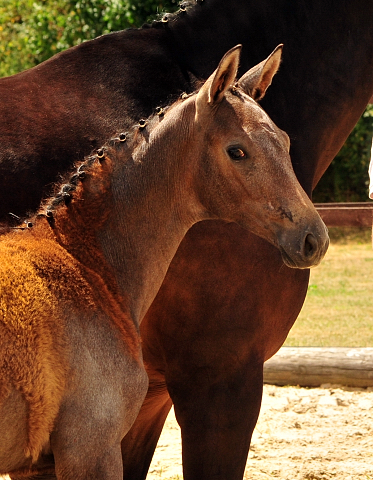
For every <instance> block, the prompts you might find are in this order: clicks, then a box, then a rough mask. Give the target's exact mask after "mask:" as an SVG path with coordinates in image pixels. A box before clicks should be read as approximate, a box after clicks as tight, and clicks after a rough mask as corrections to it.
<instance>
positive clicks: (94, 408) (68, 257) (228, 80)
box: [0, 46, 329, 480]
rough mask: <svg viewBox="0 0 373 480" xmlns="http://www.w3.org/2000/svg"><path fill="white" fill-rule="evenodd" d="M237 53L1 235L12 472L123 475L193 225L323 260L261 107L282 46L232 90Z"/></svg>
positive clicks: (3, 463) (5, 433) (297, 259)
mask: <svg viewBox="0 0 373 480" xmlns="http://www.w3.org/2000/svg"><path fill="white" fill-rule="evenodd" d="M240 50H241V46H237V47H235V48H233V49H231V50H230V51H229V52H228V53H227V54H226V55H225V56H224V57H223V59H222V61H221V62H220V64H219V66H218V69H217V70H216V72H215V73H213V74H212V75H211V77H210V78H209V79H208V80H207V81H206V82H205V84H204V85H203V86H202V88H201V89H200V90H199V91H198V93H196V94H194V95H191V96H189V97H188V98H186V99H184V100H180V101H179V102H177V103H176V104H175V105H173V106H171V107H170V108H169V109H167V110H166V111H165V112H162V115H155V116H154V117H153V118H151V119H149V120H148V121H147V122H146V121H143V122H141V123H140V124H139V125H137V126H135V127H134V128H133V129H132V130H131V131H130V132H128V133H126V134H123V133H122V134H119V135H118V136H117V137H116V138H114V139H113V140H112V141H111V144H108V145H106V146H105V147H103V148H100V149H99V150H98V151H97V154H96V155H94V156H91V157H89V158H87V159H86V160H85V161H84V162H83V163H82V164H81V165H80V166H79V167H78V169H77V170H76V171H75V173H74V175H72V176H71V178H70V180H69V182H67V183H64V184H62V185H61V187H60V191H59V193H58V195H57V196H55V197H53V198H51V199H49V200H48V201H47V202H46V203H45V204H44V205H43V207H42V208H41V210H40V212H39V215H38V216H37V217H36V220H34V221H33V222H27V226H26V227H25V228H22V227H20V229H19V230H16V231H15V232H11V233H8V234H6V235H3V236H2V237H1V241H0V266H1V267H0V268H1V275H0V285H1V298H0V305H1V317H0V426H1V436H0V474H1V473H11V474H14V475H17V474H20V473H23V474H29V475H32V474H35V473H36V474H37V473H39V472H40V470H41V473H43V472H45V470H43V466H44V465H43V462H44V457H45V455H51V454H53V457H54V462H55V473H56V476H57V478H58V479H61V480H73V479H87V480H88V479H92V478H97V479H98V478H101V479H113V480H114V479H117V480H119V479H120V478H122V476H123V468H122V455H121V440H122V438H123V437H124V435H125V434H126V433H127V432H128V430H129V429H130V427H131V425H132V424H133V422H134V421H135V418H136V416H137V414H138V412H139V410H140V408H141V405H142V403H143V400H144V398H145V395H146V392H147V387H148V378H147V375H146V371H145V368H144V366H143V363H142V355H141V342H140V336H139V325H140V322H141V320H142V318H143V317H144V315H145V313H146V311H147V310H148V308H149V306H150V304H151V302H152V301H153V299H154V297H155V295H156V293H157V291H158V289H159V287H160V286H161V284H162V281H163V279H164V277H165V275H166V272H167V268H168V266H169V265H170V263H171V261H172V258H173V256H174V254H175V252H176V250H177V248H178V246H179V244H180V242H181V240H182V238H183V237H184V235H185V233H186V232H187V230H188V229H189V228H190V227H191V226H192V225H194V224H195V223H197V222H200V221H202V220H208V219H216V218H220V219H222V220H225V221H227V222H238V223H239V224H240V226H241V227H243V228H245V229H248V230H250V231H252V232H254V233H256V234H258V235H260V236H261V237H262V238H263V239H265V240H267V241H269V242H270V243H271V244H272V245H274V246H275V247H277V248H278V249H279V250H280V252H281V254H282V257H283V260H284V262H285V264H286V265H289V266H291V267H292V266H294V265H297V266H299V267H301V268H308V267H310V266H312V265H315V264H318V263H319V262H320V260H321V259H322V257H323V255H324V254H325V252H326V250H327V246H328V244H329V239H328V234H327V229H326V227H325V225H324V223H323V222H322V220H321V219H320V217H319V215H318V213H317V212H316V210H315V208H314V207H313V205H312V202H311V201H310V199H309V198H308V196H307V195H306V193H305V192H304V190H303V189H302V187H301V186H300V184H299V182H298V181H297V179H296V176H295V174H294V171H293V168H292V165H291V160H290V156H289V153H288V151H289V145H290V142H289V138H288V136H287V135H286V134H285V133H284V132H283V131H281V130H280V129H278V128H277V127H276V125H275V124H274V123H273V122H272V121H271V120H270V118H269V117H268V116H267V115H266V114H265V113H264V111H263V110H262V108H261V107H260V106H259V105H258V104H257V103H256V102H255V101H254V100H253V99H252V98H251V96H250V95H249V93H250V92H251V91H252V90H253V89H258V90H260V91H262V92H265V90H266V89H267V86H268V85H269V84H270V83H271V79H272V76H273V75H274V74H275V73H276V71H277V69H278V66H279V64H280V59H281V48H278V49H276V50H275V51H274V53H273V54H272V55H271V56H270V57H269V58H268V59H267V60H266V61H265V62H262V63H261V64H260V65H258V66H257V67H255V68H253V69H252V70H250V71H249V72H247V73H246V74H245V75H244V76H243V77H242V78H241V79H240V80H239V81H238V83H237V84H236V85H234V83H235V79H236V74H237V70H238V64H239V57H240ZM310 245H312V249H311V248H310ZM41 454H43V455H41ZM39 461H40V464H39V463H38V462H39Z"/></svg>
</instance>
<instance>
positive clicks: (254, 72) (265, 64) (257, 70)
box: [238, 44, 283, 101]
mask: <svg viewBox="0 0 373 480" xmlns="http://www.w3.org/2000/svg"><path fill="white" fill-rule="evenodd" d="M282 47H283V45H282V44H281V45H278V47H276V48H275V49H274V50H273V52H272V53H271V55H269V57H267V58H266V59H265V60H263V61H262V62H260V63H258V65H255V67H253V68H251V69H250V70H249V71H248V72H246V73H245V74H244V75H243V76H242V77H241V78H240V79H239V80H238V86H239V87H241V88H242V90H243V91H244V92H246V93H247V94H248V95H250V96H251V97H252V98H253V99H254V100H256V101H258V100H261V99H262V98H263V97H264V95H265V93H266V91H267V88H268V87H269V86H270V85H271V83H272V79H273V77H274V76H275V74H276V72H277V70H278V68H279V66H280V63H281V56H282Z"/></svg>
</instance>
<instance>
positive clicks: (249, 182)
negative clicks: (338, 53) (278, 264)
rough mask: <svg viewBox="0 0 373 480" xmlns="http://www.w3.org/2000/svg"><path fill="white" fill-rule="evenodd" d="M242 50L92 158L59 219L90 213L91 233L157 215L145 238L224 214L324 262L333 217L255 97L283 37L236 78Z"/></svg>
mask: <svg viewBox="0 0 373 480" xmlns="http://www.w3.org/2000/svg"><path fill="white" fill-rule="evenodd" d="M240 50H241V47H240V46H237V47H235V48H233V49H232V50H230V51H229V52H228V53H227V54H226V55H225V56H224V58H223V59H222V61H221V62H220V64H219V66H218V68H217V70H216V71H215V72H214V73H213V74H212V75H211V77H210V78H209V79H208V80H207V81H206V82H205V84H204V85H203V86H202V88H201V89H200V90H199V91H198V92H197V93H196V94H194V95H190V96H187V97H186V98H185V99H183V100H181V101H179V102H177V103H176V104H174V105H172V106H171V107H170V108H169V109H166V111H165V112H164V111H163V110H160V111H159V112H158V115H155V116H154V117H152V118H151V119H149V120H148V121H140V122H139V124H138V125H136V126H134V128H133V129H132V130H131V131H130V132H129V133H127V134H126V135H124V134H121V135H119V136H118V137H116V138H115V139H113V140H112V141H111V145H110V144H108V145H106V146H105V147H103V148H102V149H100V150H98V151H97V153H96V155H94V156H92V157H89V158H88V159H86V161H85V162H84V163H83V164H82V165H81V166H80V167H79V168H78V170H77V172H76V173H75V174H74V175H73V177H72V179H71V181H70V183H69V184H66V185H64V186H62V188H61V190H60V192H59V194H58V196H57V197H56V198H55V199H52V200H51V201H49V203H48V204H47V208H46V210H47V211H46V215H47V218H49V221H50V224H51V225H52V226H53V223H54V209H55V208H56V207H57V206H58V205H59V204H61V203H63V204H65V203H66V204H67V206H66V208H64V212H65V213H64V216H65V217H66V216H67V218H69V217H70V218H72V219H73V220H74V221H75V219H77V218H83V217H84V218H85V219H90V220H89V223H90V225H91V226H92V225H93V226H94V227H93V229H92V228H91V230H92V235H91V238H94V237H95V235H96V234H95V233H94V231H97V229H100V228H101V227H102V225H104V224H105V221H106V219H107V218H109V217H110V216H111V217H113V216H115V218H112V220H111V226H110V231H111V232H113V231H114V230H115V231H116V232H119V233H121V232H122V233H123V235H122V237H123V236H125V235H131V234H133V232H132V231H131V228H130V225H133V226H134V227H133V229H136V228H137V229H138V230H139V231H140V230H141V229H142V228H143V225H141V222H144V221H146V222H148V224H149V226H150V225H151V218H153V224H152V225H153V227H154V228H153V231H150V232H149V233H148V234H146V232H144V235H145V237H147V236H152V235H153V236H154V235H161V236H162V235H164V233H163V234H160V233H159V232H160V229H161V226H162V225H166V224H167V229H168V231H170V234H172V232H171V230H172V229H173V228H178V227H180V225H182V227H183V228H184V229H185V228H189V227H191V226H192V224H193V223H195V222H196V221H199V220H206V219H211V218H221V219H223V220H226V221H233V222H237V223H238V224H239V225H241V226H243V227H244V228H246V229H248V230H250V231H251V232H253V233H255V234H257V235H259V236H261V237H263V238H264V239H266V240H268V241H269V242H271V243H272V244H274V245H275V246H276V247H278V248H279V249H280V251H281V253H282V256H283V259H284V262H285V263H286V264H287V265H288V266H291V267H298V268H307V267H309V266H312V265H315V264H317V263H319V261H320V260H321V258H322V257H323V255H324V253H325V251H326V248H327V245H328V236H327V232H326V228H325V225H324V224H323V222H322V221H321V219H320V217H319V215H318V214H317V212H316V210H315V209H314V207H313V205H312V203H311V202H310V200H309V198H308V197H307V195H306V194H305V192H304V191H303V189H302V188H301V186H300V185H299V183H298V181H297V179H296V177H295V174H294V172H293V169H292V165H291V161H290V157H289V147H290V142H289V138H288V136H287V135H286V133H284V132H283V131H281V130H280V129H279V128H277V127H276V125H275V124H274V123H273V122H272V121H271V119H270V118H269V117H268V116H267V115H266V113H265V112H264V111H263V110H262V108H261V107H260V106H259V105H258V104H257V102H256V100H258V99H260V98H262V97H263V96H264V94H265V92H266V90H267V88H268V86H269V85H270V84H271V81H272V78H273V76H274V74H275V73H276V71H277V69H278V68H279V64H280V60H281V51H282V46H279V47H278V48H277V49H276V50H275V51H274V52H273V53H272V54H271V55H270V56H269V57H268V58H267V59H266V60H264V61H263V62H262V63H260V64H259V65H257V66H255V67H254V68H252V69H251V70H249V71H248V72H247V73H246V74H245V75H244V76H243V77H242V78H241V79H240V80H238V82H236V74H237V69H238V63H239V58H240ZM75 190H76V192H75V193H74V191H75ZM69 210H70V215H68V211H69ZM144 217H148V218H147V219H145V218H144ZM170 219H171V220H170ZM109 222H110V220H109ZM136 222H137V223H136ZM139 222H140V223H139ZM113 223H114V224H115V227H113ZM70 225H71V222H70ZM117 225H122V227H118V226H117ZM136 225H137V227H136ZM72 228H73V229H75V231H78V229H76V228H74V227H72ZM181 231H182V229H181ZM184 231H185V230H184ZM157 232H158V233H157ZM87 234H88V232H86V231H85V235H86V236H87ZM179 234H180V232H179ZM117 236H118V237H119V236H120V235H117Z"/></svg>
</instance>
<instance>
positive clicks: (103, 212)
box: [56, 117, 203, 323]
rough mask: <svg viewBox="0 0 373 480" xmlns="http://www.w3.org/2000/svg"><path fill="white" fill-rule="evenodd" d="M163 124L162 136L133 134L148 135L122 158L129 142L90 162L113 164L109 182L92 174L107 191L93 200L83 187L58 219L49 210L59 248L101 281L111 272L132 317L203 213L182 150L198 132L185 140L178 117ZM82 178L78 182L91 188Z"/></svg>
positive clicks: (141, 313) (190, 160) (189, 164)
mask: <svg viewBox="0 0 373 480" xmlns="http://www.w3.org/2000/svg"><path fill="white" fill-rule="evenodd" d="M193 118H194V117H193ZM178 120H179V119H178ZM168 124H169V125H171V128H169V129H168V130H170V131H167V135H164V134H161V135H160V134H159V133H157V129H154V131H152V132H150V134H149V135H148V133H147V132H146V131H144V133H141V134H139V135H144V138H145V137H147V138H146V140H144V141H143V142H141V143H140V144H139V146H138V147H137V148H136V149H135V151H134V152H131V151H130V150H128V151H127V153H126V156H127V157H129V158H127V159H126V161H125V162H123V159H121V157H123V153H125V149H129V148H130V146H129V145H128V146H120V147H119V148H120V149H123V151H122V152H117V153H115V151H114V153H113V155H111V153H110V151H109V152H108V155H107V157H106V158H105V160H104V161H103V162H102V165H100V166H98V167H97V165H96V168H98V169H108V170H110V169H112V173H111V175H110V186H108V185H106V186H105V185H104V184H105V181H101V184H100V180H99V179H97V181H96V183H97V184H98V185H101V187H100V188H102V190H105V189H108V191H107V193H100V194H99V195H98V196H97V200H96V199H95V197H94V195H93V200H92V201H91V200H89V195H90V192H88V193H86V198H85V199H84V200H83V202H80V203H79V199H77V200H76V201H73V202H72V204H71V205H70V206H69V207H67V209H66V212H67V215H65V217H64V219H63V221H62V222H59V221H58V216H56V222H57V227H58V228H59V230H60V233H59V238H60V239H65V240H64V244H65V246H66V248H67V249H68V250H69V251H70V252H72V254H73V255H74V256H75V257H76V258H77V259H78V260H79V261H80V262H81V263H83V264H85V266H86V267H88V268H89V269H91V270H95V271H96V272H97V273H99V275H101V276H102V277H103V278H104V281H105V277H106V276H108V277H110V278H113V277H114V278H115V280H116V285H117V288H118V292H119V294H120V295H122V296H123V297H125V298H126V299H128V311H129V313H130V315H131V316H132V318H133V319H134V321H135V322H136V323H139V322H140V321H141V319H142V317H143V316H144V314H145V312H146V310H147V309H148V307H149V306H150V304H151V302H152V301H153V299H154V297H155V295H156V293H157V291H158V289H159V287H160V286H161V284H162V281H163V279H164V277H165V275H166V271H167V269H168V266H169V264H170V263H171V260H172V258H173V256H174V254H175V253H176V250H177V248H178V246H179V244H180V242H181V240H182V239H183V237H184V235H185V234H186V232H187V230H188V229H189V228H190V227H191V226H192V225H193V224H194V223H195V222H197V221H199V220H202V219H203V214H202V213H201V211H200V208H199V206H198V201H197V200H196V199H195V197H194V194H193V190H192V182H193V161H194V156H193V155H191V154H190V153H189V152H190V151H193V142H194V141H196V142H197V141H198V139H191V138H190V137H189V136H188V133H187V131H186V130H185V129H183V132H182V134H181V132H180V128H179V127H178V125H179V124H182V122H180V121H177V122H175V124H174V125H175V126H173V122H172V121H171V122H170V121H169V122H168ZM184 127H185V125H184ZM172 130H174V131H172ZM170 135H171V138H170ZM115 157H117V158H115ZM88 181H90V180H89V178H88V179H85V180H84V183H83V188H84V189H86V190H87V189H89V188H90V189H91V190H94V189H95V188H98V187H96V183H94V185H92V186H91V187H90V186H89V185H87V184H86V182H88ZM102 185H104V186H103V187H102ZM90 202H91V203H90ZM92 207H93V208H92ZM69 209H70V215H69ZM74 209H75V210H74ZM71 213H73V215H71ZM93 215H95V218H94V217H93ZM81 222H82V223H81ZM89 252H91V253H89Z"/></svg>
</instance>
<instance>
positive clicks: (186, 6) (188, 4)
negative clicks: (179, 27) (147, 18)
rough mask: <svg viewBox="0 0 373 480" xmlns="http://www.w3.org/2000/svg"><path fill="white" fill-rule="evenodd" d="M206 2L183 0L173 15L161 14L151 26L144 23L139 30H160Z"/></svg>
mask: <svg viewBox="0 0 373 480" xmlns="http://www.w3.org/2000/svg"><path fill="white" fill-rule="evenodd" d="M205 2H206V0H183V1H181V2H180V3H179V10H177V11H176V12H174V13H168V12H161V13H159V14H158V15H157V19H156V20H153V22H152V23H151V24H149V23H145V24H144V25H143V26H142V27H141V28H161V27H164V26H166V25H167V24H168V23H169V22H173V21H175V20H177V19H179V18H180V17H181V16H184V15H185V14H187V13H188V11H189V10H191V9H192V8H194V7H196V6H197V5H203V3H205Z"/></svg>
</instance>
